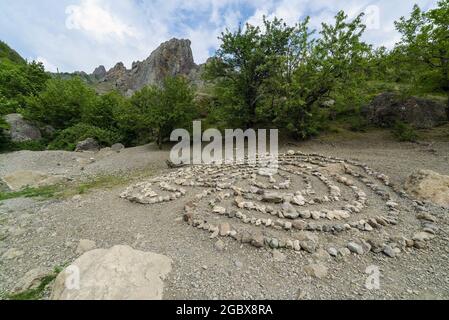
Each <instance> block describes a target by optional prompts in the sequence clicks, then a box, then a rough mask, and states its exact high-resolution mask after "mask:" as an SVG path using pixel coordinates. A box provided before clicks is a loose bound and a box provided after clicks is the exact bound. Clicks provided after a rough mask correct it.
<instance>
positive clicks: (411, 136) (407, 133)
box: [392, 122, 418, 142]
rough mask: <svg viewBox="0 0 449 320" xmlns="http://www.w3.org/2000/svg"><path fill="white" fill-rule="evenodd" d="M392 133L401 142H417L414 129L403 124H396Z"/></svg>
mask: <svg viewBox="0 0 449 320" xmlns="http://www.w3.org/2000/svg"><path fill="white" fill-rule="evenodd" d="M392 133H393V135H394V136H395V137H396V139H398V140H399V141H401V142H416V140H418V134H417V133H416V131H415V129H413V128H412V126H410V125H408V124H406V123H403V122H396V124H395V125H394V127H393V129H392Z"/></svg>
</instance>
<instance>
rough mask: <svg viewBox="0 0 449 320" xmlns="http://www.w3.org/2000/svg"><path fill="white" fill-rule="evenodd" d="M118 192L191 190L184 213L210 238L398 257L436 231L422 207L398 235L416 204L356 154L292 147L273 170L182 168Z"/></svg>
mask: <svg viewBox="0 0 449 320" xmlns="http://www.w3.org/2000/svg"><path fill="white" fill-rule="evenodd" d="M155 190H157V191H155ZM121 197H122V198H125V199H128V200H130V201H133V202H137V203H141V204H156V203H164V202H168V201H173V200H177V199H179V198H183V197H189V201H188V202H186V203H185V204H184V212H182V213H181V214H182V217H183V220H184V221H185V222H186V223H188V224H189V225H191V226H192V227H194V228H195V229H197V230H203V232H208V233H209V234H210V238H211V239H215V238H218V237H229V238H232V239H234V240H236V241H238V242H240V243H243V244H248V245H252V246H253V247H256V248H261V247H268V248H272V249H290V250H294V251H297V252H299V251H302V252H307V253H311V254H313V253H316V252H317V251H318V250H326V251H327V252H328V253H329V254H330V255H332V256H339V255H342V256H344V255H347V254H350V253H351V252H352V253H354V254H365V253H368V252H374V253H381V252H382V253H383V254H385V255H387V256H389V257H394V256H396V255H397V254H399V253H401V252H402V251H404V250H408V249H411V248H424V247H425V246H426V242H427V241H429V240H431V239H432V238H433V237H434V236H435V234H436V233H437V231H438V228H437V226H436V225H435V224H434V223H435V222H436V219H435V217H433V216H431V215H429V214H427V213H424V214H420V215H418V216H417V218H418V219H420V221H421V229H420V227H419V224H417V226H418V228H417V230H414V231H413V233H412V234H408V235H398V234H397V232H396V230H397V229H398V226H399V225H400V224H401V223H402V219H401V216H402V215H405V214H412V213H411V212H412V209H413V205H415V206H416V205H417V204H416V203H414V202H413V201H411V200H410V199H409V197H408V195H407V194H405V193H404V192H401V191H398V190H396V188H395V187H394V186H392V185H391V183H390V181H389V178H388V176H386V175H384V174H382V173H379V172H376V171H375V170H373V169H371V168H370V167H368V166H367V165H365V164H361V163H358V162H356V161H352V160H344V159H340V158H335V157H325V156H323V155H319V154H304V153H301V152H295V151H289V152H288V153H287V154H282V155H280V156H279V168H278V170H277V172H276V173H275V174H270V172H268V171H266V170H264V169H263V168H260V167H258V166H255V165H249V164H238V165H231V164H224V165H220V166H218V165H200V166H191V167H184V168H181V169H178V170H176V171H174V172H171V173H169V174H166V175H164V176H161V177H157V178H154V179H151V180H148V181H145V182H141V183H139V184H136V185H132V186H130V187H129V188H128V189H127V190H125V191H124V192H123V194H122V195H121ZM390 231H391V232H390ZM391 234H394V235H393V236H391Z"/></svg>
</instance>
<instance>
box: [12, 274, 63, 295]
mask: <svg viewBox="0 0 449 320" xmlns="http://www.w3.org/2000/svg"><path fill="white" fill-rule="evenodd" d="M62 270H63V269H62V268H61V267H56V268H55V269H54V272H53V274H50V275H48V276H46V277H45V278H43V279H42V281H41V283H40V284H39V286H38V287H37V288H35V289H29V290H26V291H23V292H19V293H15V294H7V295H6V298H7V299H8V300H40V299H42V297H43V296H44V293H45V290H46V289H47V287H48V286H49V285H50V284H51V283H52V282H53V281H54V280H55V279H56V277H57V276H58V274H59V273H61V271H62Z"/></svg>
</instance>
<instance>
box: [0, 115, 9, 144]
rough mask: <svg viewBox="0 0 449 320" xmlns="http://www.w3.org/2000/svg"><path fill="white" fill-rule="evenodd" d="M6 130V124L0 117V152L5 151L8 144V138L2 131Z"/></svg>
mask: <svg viewBox="0 0 449 320" xmlns="http://www.w3.org/2000/svg"><path fill="white" fill-rule="evenodd" d="M7 129H8V124H7V123H6V121H5V120H4V119H3V118H2V117H0V152H1V151H4V150H6V149H7V148H8V146H9V143H10V141H9V137H8V135H7V134H6V133H5V131H4V130H7Z"/></svg>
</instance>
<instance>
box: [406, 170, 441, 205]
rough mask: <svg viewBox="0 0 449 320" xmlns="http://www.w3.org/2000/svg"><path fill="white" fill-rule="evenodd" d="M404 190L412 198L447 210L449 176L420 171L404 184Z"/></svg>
mask: <svg viewBox="0 0 449 320" xmlns="http://www.w3.org/2000/svg"><path fill="white" fill-rule="evenodd" d="M404 187H405V190H406V191H407V192H408V193H410V194H411V195H413V196H414V197H416V198H418V199H421V200H427V201H430V202H433V203H435V204H438V205H441V206H445V207H448V208H449V176H445V175H441V174H438V173H436V172H434V171H431V170H420V171H418V172H417V173H415V174H413V175H411V176H410V177H409V178H408V179H407V181H406V182H405V186H404Z"/></svg>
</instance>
